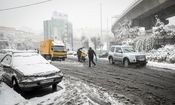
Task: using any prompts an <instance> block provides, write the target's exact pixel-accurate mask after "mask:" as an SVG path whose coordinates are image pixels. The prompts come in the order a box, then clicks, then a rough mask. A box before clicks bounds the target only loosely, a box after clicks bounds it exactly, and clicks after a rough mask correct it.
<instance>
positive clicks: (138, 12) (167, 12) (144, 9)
mask: <svg viewBox="0 0 175 105" xmlns="http://www.w3.org/2000/svg"><path fill="white" fill-rule="evenodd" d="M155 15H158V17H159V18H160V20H161V21H162V22H164V23H165V24H168V23H169V21H168V20H167V18H170V17H172V16H175V0H138V1H137V2H135V3H134V4H132V6H130V7H129V8H128V9H127V10H126V11H125V12H124V13H123V14H122V15H121V16H120V17H119V19H118V20H117V21H116V22H115V23H114V25H113V26H112V32H113V33H114V34H115V33H116V32H117V31H118V29H120V28H121V27H122V26H121V24H123V23H124V22H125V23H126V21H128V23H130V26H131V27H133V26H140V27H145V29H151V28H152V26H154V25H155V22H156V20H155Z"/></svg>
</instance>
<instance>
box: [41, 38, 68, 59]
mask: <svg viewBox="0 0 175 105" xmlns="http://www.w3.org/2000/svg"><path fill="white" fill-rule="evenodd" d="M40 54H41V55H42V56H43V57H44V58H46V59H48V60H65V58H67V51H66V48H65V45H64V43H63V42H61V41H54V40H44V41H41V43H40Z"/></svg>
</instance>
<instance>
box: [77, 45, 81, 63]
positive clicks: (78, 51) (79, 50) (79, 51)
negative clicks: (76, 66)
mask: <svg viewBox="0 0 175 105" xmlns="http://www.w3.org/2000/svg"><path fill="white" fill-rule="evenodd" d="M77 57H78V62H80V61H81V60H80V59H81V48H79V49H78V50H77Z"/></svg>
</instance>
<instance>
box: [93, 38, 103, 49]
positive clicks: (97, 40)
mask: <svg viewBox="0 0 175 105" xmlns="http://www.w3.org/2000/svg"><path fill="white" fill-rule="evenodd" d="M91 41H92V43H93V44H94V47H95V50H96V49H97V48H101V47H102V46H103V43H102V42H101V39H100V37H96V36H94V37H92V38H91Z"/></svg>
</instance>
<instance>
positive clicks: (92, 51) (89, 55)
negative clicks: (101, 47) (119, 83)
mask: <svg viewBox="0 0 175 105" xmlns="http://www.w3.org/2000/svg"><path fill="white" fill-rule="evenodd" d="M94 56H95V57H96V53H95V51H94V50H93V49H92V48H91V47H89V50H88V57H89V67H91V62H92V63H93V64H94V66H95V65H96V64H95V62H94Z"/></svg>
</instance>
